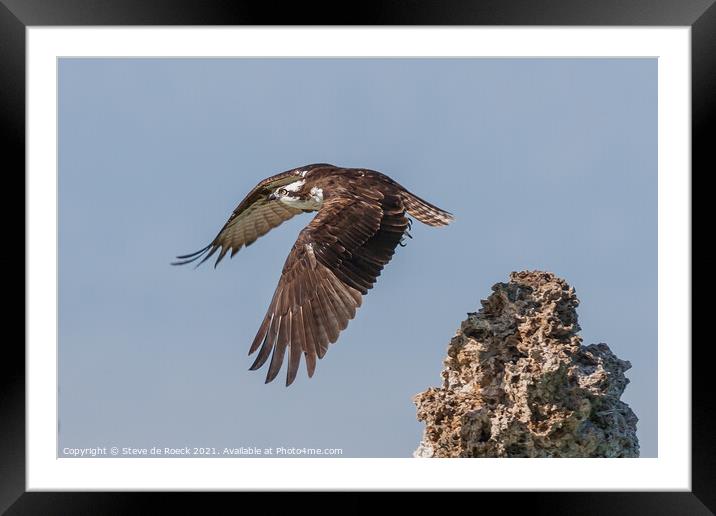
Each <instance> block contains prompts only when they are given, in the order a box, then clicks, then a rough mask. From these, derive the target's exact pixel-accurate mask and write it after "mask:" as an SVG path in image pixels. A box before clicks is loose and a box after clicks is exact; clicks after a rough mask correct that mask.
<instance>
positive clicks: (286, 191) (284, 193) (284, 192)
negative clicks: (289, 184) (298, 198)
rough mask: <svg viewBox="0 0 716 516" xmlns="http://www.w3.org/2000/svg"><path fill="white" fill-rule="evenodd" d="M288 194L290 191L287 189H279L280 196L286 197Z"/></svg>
mask: <svg viewBox="0 0 716 516" xmlns="http://www.w3.org/2000/svg"><path fill="white" fill-rule="evenodd" d="M287 193H288V190H286V189H285V188H279V189H278V194H279V195H286V194H287Z"/></svg>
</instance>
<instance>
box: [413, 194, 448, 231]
mask: <svg viewBox="0 0 716 516" xmlns="http://www.w3.org/2000/svg"><path fill="white" fill-rule="evenodd" d="M402 198H403V204H404V205H405V209H406V210H407V212H408V213H410V214H411V215H412V216H413V217H415V218H416V219H418V220H419V221H420V222H422V223H423V224H427V225H428V226H447V225H448V224H450V223H451V222H452V221H453V220H455V217H454V216H453V215H452V213H449V212H447V211H445V210H441V209H440V208H438V207H437V206H434V205H432V204H430V203H429V202H428V201H426V200H424V199H421V198H420V197H418V196H417V195H415V194H412V193H410V192H408V191H407V190H404V191H403V192H402Z"/></svg>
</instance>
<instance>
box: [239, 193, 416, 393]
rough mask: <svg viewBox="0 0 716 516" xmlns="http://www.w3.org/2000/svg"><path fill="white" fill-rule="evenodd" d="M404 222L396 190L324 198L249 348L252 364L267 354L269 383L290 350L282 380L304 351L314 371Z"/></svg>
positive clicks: (291, 255)
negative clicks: (254, 358) (394, 192)
mask: <svg viewBox="0 0 716 516" xmlns="http://www.w3.org/2000/svg"><path fill="white" fill-rule="evenodd" d="M408 224H409V222H408V219H407V218H406V217H405V207H404V206H403V201H402V200H401V198H400V197H399V196H398V195H384V194H382V193H380V192H376V191H369V190H367V189H365V190H363V189H360V188H356V189H353V190H352V191H351V192H350V193H346V194H345V195H342V196H340V197H337V198H336V197H334V198H331V199H327V200H326V201H325V202H324V204H323V206H322V207H321V209H320V210H319V211H318V214H317V215H316V217H315V218H314V219H313V220H312V221H311V223H310V224H309V225H308V226H306V228H304V229H303V231H301V233H300V235H299V237H298V239H297V240H296V243H295V244H294V246H293V248H292V249H291V252H290V253H289V255H288V258H287V259H286V263H285V265H284V268H283V273H282V275H281V279H280V280H279V283H278V286H277V287H276V292H275V293H274V296H273V299H272V300H271V304H270V306H269V309H268V311H267V313H266V316H265V318H264V320H263V322H262V324H261V327H260V329H259V331H258V333H257V334H256V338H255V339H254V341H253V343H252V345H251V348H250V350H249V354H252V353H254V352H255V351H256V350H259V353H258V355H257V357H256V360H255V361H254V363H253V365H252V366H251V369H252V370H253V369H258V368H259V367H261V366H262V365H263V364H264V363H265V362H266V361H267V360H268V358H269V355H272V356H271V363H270V366H269V370H268V373H267V376H266V383H268V382H270V381H272V380H273V379H274V378H275V377H276V375H277V374H278V372H279V370H280V369H281V365H282V364H283V360H284V356H285V354H286V352H287V351H288V372H287V376H286V385H287V386H288V385H290V384H291V383H292V382H293V381H294V379H295V378H296V373H297V372H298V366H299V363H300V360H301V355H302V354H303V355H304V357H305V360H306V370H307V372H308V376H309V377H310V376H312V375H313V372H314V369H315V367H316V357H318V358H319V359H320V358H323V356H324V355H325V353H326V351H327V349H328V345H329V343H334V342H336V340H337V339H338V334H339V332H340V331H342V330H343V329H345V328H346V326H347V325H348V321H349V320H351V319H353V317H354V316H355V313H356V309H357V308H358V307H359V306H360V305H361V301H362V296H363V295H365V294H366V293H367V292H368V290H369V289H370V288H371V287H372V286H373V284H374V283H375V281H376V279H377V278H378V276H379V275H380V273H381V270H382V269H383V266H384V265H385V264H387V263H388V262H389V261H390V259H391V258H392V256H393V254H394V252H395V248H396V246H397V245H398V244H399V243H400V241H401V238H402V237H403V235H404V234H405V232H406V230H407V229H408ZM272 351H273V354H272V353H271V352H272Z"/></svg>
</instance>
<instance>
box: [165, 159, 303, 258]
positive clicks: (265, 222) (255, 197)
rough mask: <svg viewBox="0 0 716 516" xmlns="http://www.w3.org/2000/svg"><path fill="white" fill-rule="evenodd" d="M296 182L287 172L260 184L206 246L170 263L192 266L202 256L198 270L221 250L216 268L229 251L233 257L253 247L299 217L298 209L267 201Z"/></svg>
mask: <svg viewBox="0 0 716 516" xmlns="http://www.w3.org/2000/svg"><path fill="white" fill-rule="evenodd" d="M298 179H300V177H298V175H297V173H296V171H289V172H283V173H281V174H277V175H275V176H271V177H269V178H267V179H264V180H263V181H261V182H260V183H259V184H258V185H256V186H255V187H254V189H253V190H251V192H249V194H248V195H247V196H246V197H245V198H244V200H243V201H241V203H240V204H239V205H238V206H237V207H236V209H235V210H234V211H233V213H232V214H231V216H230V217H229V220H227V221H226V224H224V227H223V228H221V231H219V233H218V234H217V235H216V238H214V240H212V241H211V243H210V244H209V245H207V246H206V247H204V248H203V249H199V250H198V251H196V252H195V253H191V254H186V255H183V256H177V260H178V261H176V262H173V263H172V265H184V264H187V263H191V262H194V261H196V260H198V259H199V258H202V256H203V258H202V260H201V261H200V262H199V263H197V267H198V266H199V265H201V264H202V263H204V262H205V261H206V260H208V259H209V258H210V257H211V256H212V255H213V254H214V253H216V251H218V250H219V249H221V252H220V253H219V256H218V257H217V258H216V262H215V263H214V267H216V266H217V265H218V264H219V262H220V261H221V260H222V259H223V258H224V256H225V255H226V253H227V252H228V251H229V250H231V256H234V255H235V254H236V253H237V252H238V251H239V249H241V247H243V246H249V245H251V244H253V243H254V242H255V241H256V240H257V239H258V238H259V237H261V236H263V235H265V234H266V233H268V232H269V231H270V230H272V229H273V228H275V227H276V226H278V225H279V224H281V223H282V222H284V221H286V220H288V219H290V218H291V217H293V216H294V215H297V214H299V213H301V212H302V210H300V209H296V208H291V207H289V206H286V205H285V204H284V203H282V202H280V201H277V200H269V195H270V194H271V192H272V191H273V190H275V189H276V188H278V187H279V186H283V185H287V184H289V183H292V182H294V181H297V180H298Z"/></svg>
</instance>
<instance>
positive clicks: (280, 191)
mask: <svg viewBox="0 0 716 516" xmlns="http://www.w3.org/2000/svg"><path fill="white" fill-rule="evenodd" d="M305 184H306V180H305V179H300V180H298V181H294V182H293V183H289V184H287V185H284V186H281V187H279V188H276V189H275V190H274V191H273V192H271V194H270V195H269V197H268V198H269V200H270V201H279V202H282V203H284V204H286V205H287V206H291V207H293V208H298V209H301V210H312V211H313V210H317V209H318V208H320V207H321V204H322V203H323V190H321V189H320V188H316V187H313V188H310V189H307V188H305Z"/></svg>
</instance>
